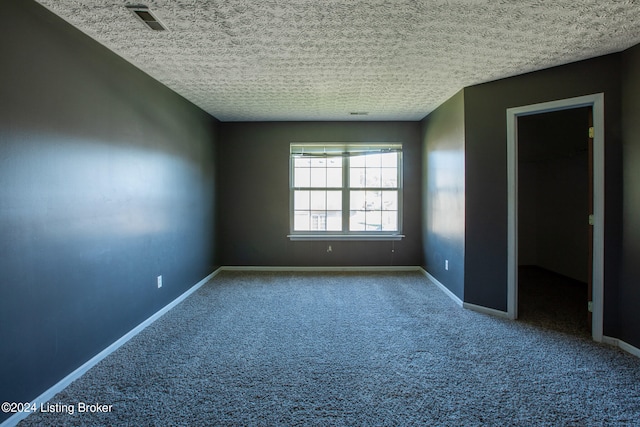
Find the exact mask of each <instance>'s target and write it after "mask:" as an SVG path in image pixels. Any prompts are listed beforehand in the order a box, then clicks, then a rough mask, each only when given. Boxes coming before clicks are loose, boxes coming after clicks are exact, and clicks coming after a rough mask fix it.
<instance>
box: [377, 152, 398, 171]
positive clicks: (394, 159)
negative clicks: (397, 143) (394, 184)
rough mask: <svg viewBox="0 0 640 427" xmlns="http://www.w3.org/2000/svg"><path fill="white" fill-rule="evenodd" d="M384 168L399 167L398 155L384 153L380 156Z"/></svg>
mask: <svg viewBox="0 0 640 427" xmlns="http://www.w3.org/2000/svg"><path fill="white" fill-rule="evenodd" d="M380 157H381V159H382V167H383V168H396V167H398V153H384V154H381V155H380Z"/></svg>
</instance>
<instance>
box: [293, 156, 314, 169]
mask: <svg viewBox="0 0 640 427" xmlns="http://www.w3.org/2000/svg"><path fill="white" fill-rule="evenodd" d="M294 166H295V167H309V166H311V160H310V159H309V158H308V157H296V158H295V163H294Z"/></svg>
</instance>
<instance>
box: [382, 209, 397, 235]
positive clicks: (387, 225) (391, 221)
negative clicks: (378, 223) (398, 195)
mask: <svg viewBox="0 0 640 427" xmlns="http://www.w3.org/2000/svg"><path fill="white" fill-rule="evenodd" d="M382 231H398V212H393V211H384V212H382Z"/></svg>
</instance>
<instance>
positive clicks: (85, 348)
mask: <svg viewBox="0 0 640 427" xmlns="http://www.w3.org/2000/svg"><path fill="white" fill-rule="evenodd" d="M0 58H2V66H1V67H0V254H2V255H1V256H0V271H2V277H1V278H0V290H1V295H2V296H1V297H0V336H1V337H2V344H1V346H0V401H3V402H4V401H13V402H26V401H30V400H31V399H34V398H35V397H36V396H38V395H39V394H40V393H42V392H43V391H45V390H46V389H48V388H49V387H51V386H52V385H53V384H55V383H56V382H57V381H59V380H60V379H62V378H63V377H64V376H66V375H67V374H69V373H70V372H72V371H73V370H75V369H76V368H77V367H79V366H80V365H82V364H83V363H84V362H86V361H87V360H88V359H90V358H91V357H93V356H94V355H96V354H97V353H98V352H100V351H101V350H103V349H104V348H106V347H107V346H108V345H110V344H111V343H112V342H114V341H115V340H117V339H118V338H120V337H121V336H123V335H124V334H125V333H126V332H128V331H129V330H131V329H132V328H133V327H135V326H136V325H138V324H139V323H140V322H142V321H144V320H145V319H146V318H148V317H149V316H150V315H152V314H153V313H155V312H156V311H157V310H159V309H160V308H161V307H163V306H165V305H166V304H168V303H169V302H170V301H172V300H173V299H175V298H176V297H177V296H178V295H180V294H181V293H183V292H184V291H186V290H187V289H188V288H189V287H190V286H192V285H194V284H195V283H197V282H198V281H199V280H201V279H202V278H204V277H205V276H207V275H208V274H209V273H211V272H212V271H213V270H214V269H215V267H216V265H218V262H217V259H216V254H215V250H214V249H215V248H214V244H215V242H216V236H215V234H214V232H215V230H214V223H215V221H216V218H215V215H214V213H215V197H214V196H215V182H214V177H215V168H214V160H215V158H214V156H215V147H214V144H215V133H216V127H217V122H216V121H215V119H213V118H211V116H209V115H207V114H205V113H204V112H203V111H201V110H199V109H197V108H196V107H194V106H193V105H192V104H190V103H188V102H186V101H185V100H184V99H183V98H181V97H179V96H177V95H176V94H175V93H173V92H171V91H169V90H168V89H167V88H165V87H164V86H162V85H161V84H159V83H158V82H156V81H155V80H152V79H151V78H149V77H148V76H147V75H145V74H143V73H142V72H140V71H139V70H137V69H136V68H134V67H132V66H131V65H130V64H128V63H127V62H125V61H123V60H122V59H120V58H119V57H117V56H115V55H114V54H112V53H110V52H109V51H107V50H106V49H105V48H103V47H102V46H100V45H99V44H97V43H95V42H93V41H92V40H90V39H89V38H88V37H86V36H85V35H83V34H81V33H80V32H78V31H76V30H74V29H73V28H71V27H70V26H69V25H68V24H66V23H65V22H63V21H62V20H60V19H59V18H57V17H55V16H54V15H52V14H51V13H49V12H48V11H46V10H45V9H44V8H42V7H41V6H39V5H37V4H35V3H33V2H31V1H22V0H9V1H6V0H5V1H2V2H1V3H0ZM158 275H163V278H164V287H163V288H162V289H157V286H156V276H158ZM7 416H8V415H7V414H0V421H2V420H3V419H5V418H7Z"/></svg>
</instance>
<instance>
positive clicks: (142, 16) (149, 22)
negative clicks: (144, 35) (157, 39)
mask: <svg viewBox="0 0 640 427" xmlns="http://www.w3.org/2000/svg"><path fill="white" fill-rule="evenodd" d="M127 9H129V10H130V11H131V12H132V13H133V14H134V15H136V16H137V17H138V19H139V20H140V21H142V22H143V23H144V24H145V25H146V26H147V27H149V28H151V29H152V30H154V31H165V30H166V29H167V27H165V26H164V24H163V23H162V22H160V20H159V19H158V18H156V17H155V15H153V14H152V13H151V11H150V10H149V8H148V7H147V6H140V5H138V6H127Z"/></svg>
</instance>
